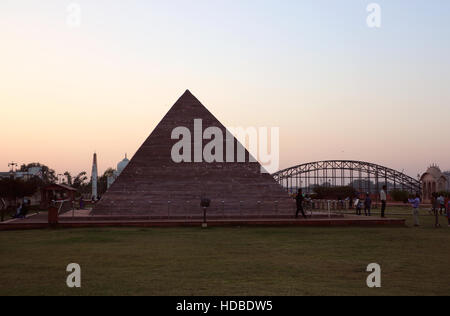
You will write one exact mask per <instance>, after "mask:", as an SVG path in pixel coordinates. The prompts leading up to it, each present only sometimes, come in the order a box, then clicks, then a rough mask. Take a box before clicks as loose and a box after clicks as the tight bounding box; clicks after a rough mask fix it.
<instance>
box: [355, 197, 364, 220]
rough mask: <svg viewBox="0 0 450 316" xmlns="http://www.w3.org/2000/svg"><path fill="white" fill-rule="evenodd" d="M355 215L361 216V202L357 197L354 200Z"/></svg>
mask: <svg viewBox="0 0 450 316" xmlns="http://www.w3.org/2000/svg"><path fill="white" fill-rule="evenodd" d="M355 209H356V215H358V216H361V209H362V202H361V199H360V197H359V196H357V197H356V198H355Z"/></svg>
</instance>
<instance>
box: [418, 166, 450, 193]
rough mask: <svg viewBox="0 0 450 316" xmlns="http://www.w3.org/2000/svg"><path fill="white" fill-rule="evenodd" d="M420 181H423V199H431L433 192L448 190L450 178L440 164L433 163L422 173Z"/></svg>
mask: <svg viewBox="0 0 450 316" xmlns="http://www.w3.org/2000/svg"><path fill="white" fill-rule="evenodd" d="M420 182H421V183H422V191H423V192H422V198H423V200H424V201H430V200H431V195H432V194H433V193H435V192H442V191H447V190H448V183H449V179H448V178H447V176H446V174H444V173H443V172H442V171H441V169H440V168H439V167H438V166H436V165H432V166H431V167H429V168H428V170H427V171H426V172H425V173H424V174H423V175H422V177H421V178H420Z"/></svg>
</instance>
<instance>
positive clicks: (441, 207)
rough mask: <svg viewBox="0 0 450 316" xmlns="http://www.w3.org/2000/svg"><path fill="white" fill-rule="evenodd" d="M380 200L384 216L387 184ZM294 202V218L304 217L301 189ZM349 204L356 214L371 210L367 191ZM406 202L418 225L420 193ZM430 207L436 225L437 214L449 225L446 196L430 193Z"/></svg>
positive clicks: (449, 217) (369, 196) (449, 209)
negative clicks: (445, 219)
mask: <svg viewBox="0 0 450 316" xmlns="http://www.w3.org/2000/svg"><path fill="white" fill-rule="evenodd" d="M379 197H380V201H381V217H382V218H384V217H385V213H386V205H387V186H386V185H384V186H383V189H382V190H381V191H380V195H379ZM295 199H296V202H297V212H296V214H295V218H298V216H299V214H300V213H301V214H302V216H303V218H306V214H305V210H304V204H305V201H306V200H307V197H305V196H304V195H303V192H302V189H299V190H298V193H297V195H296V198H295ZM350 201H351V202H350V205H352V204H353V206H354V207H355V209H356V215H358V216H361V215H362V210H363V208H364V215H365V216H371V210H372V197H371V195H370V193H369V192H367V193H366V194H365V195H364V197H361V196H359V195H358V196H356V198H355V200H354V203H352V200H351V199H350ZM408 202H409V203H410V204H411V206H412V208H413V212H412V214H413V219H414V226H416V227H417V226H419V225H420V222H419V208H420V204H421V203H422V200H421V198H420V194H419V193H417V194H416V195H415V196H412V197H410V198H409V199H408ZM431 204H432V208H431V210H430V212H431V213H432V214H433V215H434V216H435V217H436V223H435V226H436V227H440V224H439V215H444V214H445V215H446V216H447V218H448V226H449V227H450V199H449V198H448V197H447V198H445V197H444V196H443V195H439V194H437V193H434V194H433V195H432V199H431Z"/></svg>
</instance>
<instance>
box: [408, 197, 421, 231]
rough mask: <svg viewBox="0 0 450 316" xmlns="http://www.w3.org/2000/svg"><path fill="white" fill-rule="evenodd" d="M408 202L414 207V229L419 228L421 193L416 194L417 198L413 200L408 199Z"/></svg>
mask: <svg viewBox="0 0 450 316" xmlns="http://www.w3.org/2000/svg"><path fill="white" fill-rule="evenodd" d="M408 202H409V203H411V206H412V207H413V212H412V214H413V218H414V227H419V226H420V222H419V207H420V202H421V201H420V195H419V193H417V194H416V197H415V198H413V199H408Z"/></svg>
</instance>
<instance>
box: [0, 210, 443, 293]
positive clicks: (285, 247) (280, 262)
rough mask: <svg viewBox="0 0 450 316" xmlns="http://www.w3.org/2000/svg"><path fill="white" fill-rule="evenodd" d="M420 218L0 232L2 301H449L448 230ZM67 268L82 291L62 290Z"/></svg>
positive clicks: (406, 215) (407, 215) (429, 217)
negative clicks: (370, 224)
mask: <svg viewBox="0 0 450 316" xmlns="http://www.w3.org/2000/svg"><path fill="white" fill-rule="evenodd" d="M397 211H399V210H397ZM400 211H401V212H405V215H404V217H405V218H408V222H407V223H408V225H411V220H410V216H409V211H408V212H406V211H403V210H400ZM426 214H428V213H427V212H423V216H422V217H421V221H422V224H423V226H422V227H420V228H410V227H405V228H294V227H285V228H283V227H281V228H244V227H242V228H211V229H207V230H201V229H200V228H198V229H197V228H155V229H138V228H126V229H125V228H124V229H118V228H117V229H116V228H110V229H108V228H106V229H70V230H41V231H14V232H0V295H450V228H448V227H447V221H446V218H444V217H441V224H444V223H445V225H443V227H442V228H441V229H434V228H432V223H433V220H434V219H433V218H432V217H431V216H428V215H426ZM399 216H400V217H402V215H399ZM72 262H75V263H79V264H80V265H81V268H82V288H81V289H69V288H67V287H66V283H65V280H66V276H67V273H66V271H65V270H66V266H67V264H69V263H72ZM372 262H376V263H379V264H380V265H381V267H382V288H381V289H369V288H367V286H366V278H367V276H368V273H367V272H366V267H367V265H368V264H369V263H372Z"/></svg>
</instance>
